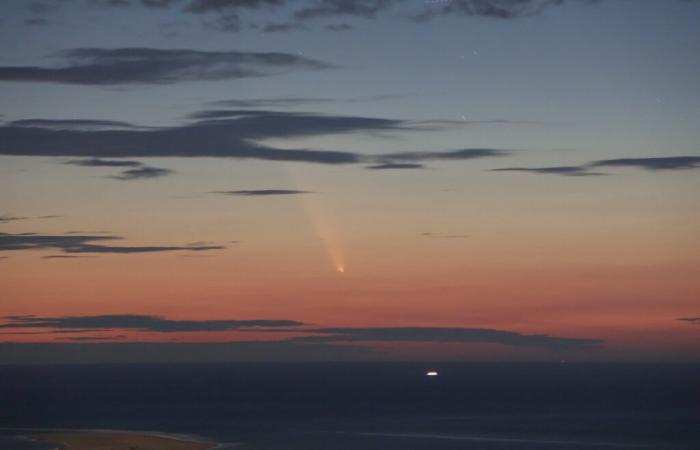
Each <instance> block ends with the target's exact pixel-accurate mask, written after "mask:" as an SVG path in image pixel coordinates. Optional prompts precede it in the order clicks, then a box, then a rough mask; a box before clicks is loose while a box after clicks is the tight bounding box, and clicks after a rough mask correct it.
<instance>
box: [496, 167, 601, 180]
mask: <svg viewBox="0 0 700 450" xmlns="http://www.w3.org/2000/svg"><path fill="white" fill-rule="evenodd" d="M491 171H492V172H530V173H539V174H546V175H565V176H568V177H589V176H599V175H605V174H603V173H598V172H590V171H589V170H588V169H587V167H586V166H554V167H502V168H500V169H492V170H491Z"/></svg>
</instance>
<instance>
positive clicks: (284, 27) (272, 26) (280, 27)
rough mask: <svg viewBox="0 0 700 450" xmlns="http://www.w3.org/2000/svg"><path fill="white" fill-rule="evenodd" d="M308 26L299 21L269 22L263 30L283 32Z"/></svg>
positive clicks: (304, 28) (303, 28)
mask: <svg viewBox="0 0 700 450" xmlns="http://www.w3.org/2000/svg"><path fill="white" fill-rule="evenodd" d="M306 29H307V28H306V26H305V25H304V24H303V23H299V22H289V23H268V24H267V25H265V26H264V27H262V28H261V30H262V31H263V32H265V33H281V32H286V31H293V30H306Z"/></svg>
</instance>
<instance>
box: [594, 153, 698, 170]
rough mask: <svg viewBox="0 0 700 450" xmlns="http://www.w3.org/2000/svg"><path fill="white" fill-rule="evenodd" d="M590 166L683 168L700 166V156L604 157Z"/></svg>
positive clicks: (657, 168)
mask: <svg viewBox="0 0 700 450" xmlns="http://www.w3.org/2000/svg"><path fill="white" fill-rule="evenodd" d="M588 166H590V167H633V168H637V169H646V170H682V169H697V168H700V156H661V157H652V158H620V159H603V160H600V161H593V162H591V163H588Z"/></svg>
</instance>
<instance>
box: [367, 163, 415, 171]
mask: <svg viewBox="0 0 700 450" xmlns="http://www.w3.org/2000/svg"><path fill="white" fill-rule="evenodd" d="M367 169H370V170H405V169H425V166H424V165H423V164H420V163H394V162H383V163H379V164H375V165H373V166H367Z"/></svg>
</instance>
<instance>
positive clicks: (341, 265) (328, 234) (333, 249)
mask: <svg viewBox="0 0 700 450" xmlns="http://www.w3.org/2000/svg"><path fill="white" fill-rule="evenodd" d="M287 168H288V173H289V175H290V178H291V180H292V183H293V184H294V185H295V186H296V187H297V188H298V189H300V190H304V191H309V192H313V189H309V188H308V186H306V185H305V183H302V182H301V179H302V177H300V176H299V174H298V173H297V172H296V171H295V170H294V169H295V168H294V167H292V166H287ZM299 198H300V200H301V203H302V205H303V208H304V211H306V215H307V217H308V218H309V221H310V222H311V224H312V225H313V227H314V230H315V231H316V234H317V235H318V237H319V238H321V242H323V247H324V248H325V250H326V254H327V255H328V258H329V259H330V262H331V264H332V266H333V267H334V268H335V271H336V272H337V273H339V274H344V273H345V261H344V258H343V245H342V242H341V240H340V238H339V237H338V233H337V232H336V230H337V227H335V226H333V224H332V222H331V221H330V220H329V219H328V217H327V216H326V214H325V213H324V209H323V208H322V205H321V204H320V203H319V202H318V200H317V199H316V198H315V197H314V196H313V195H301V196H299Z"/></svg>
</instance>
